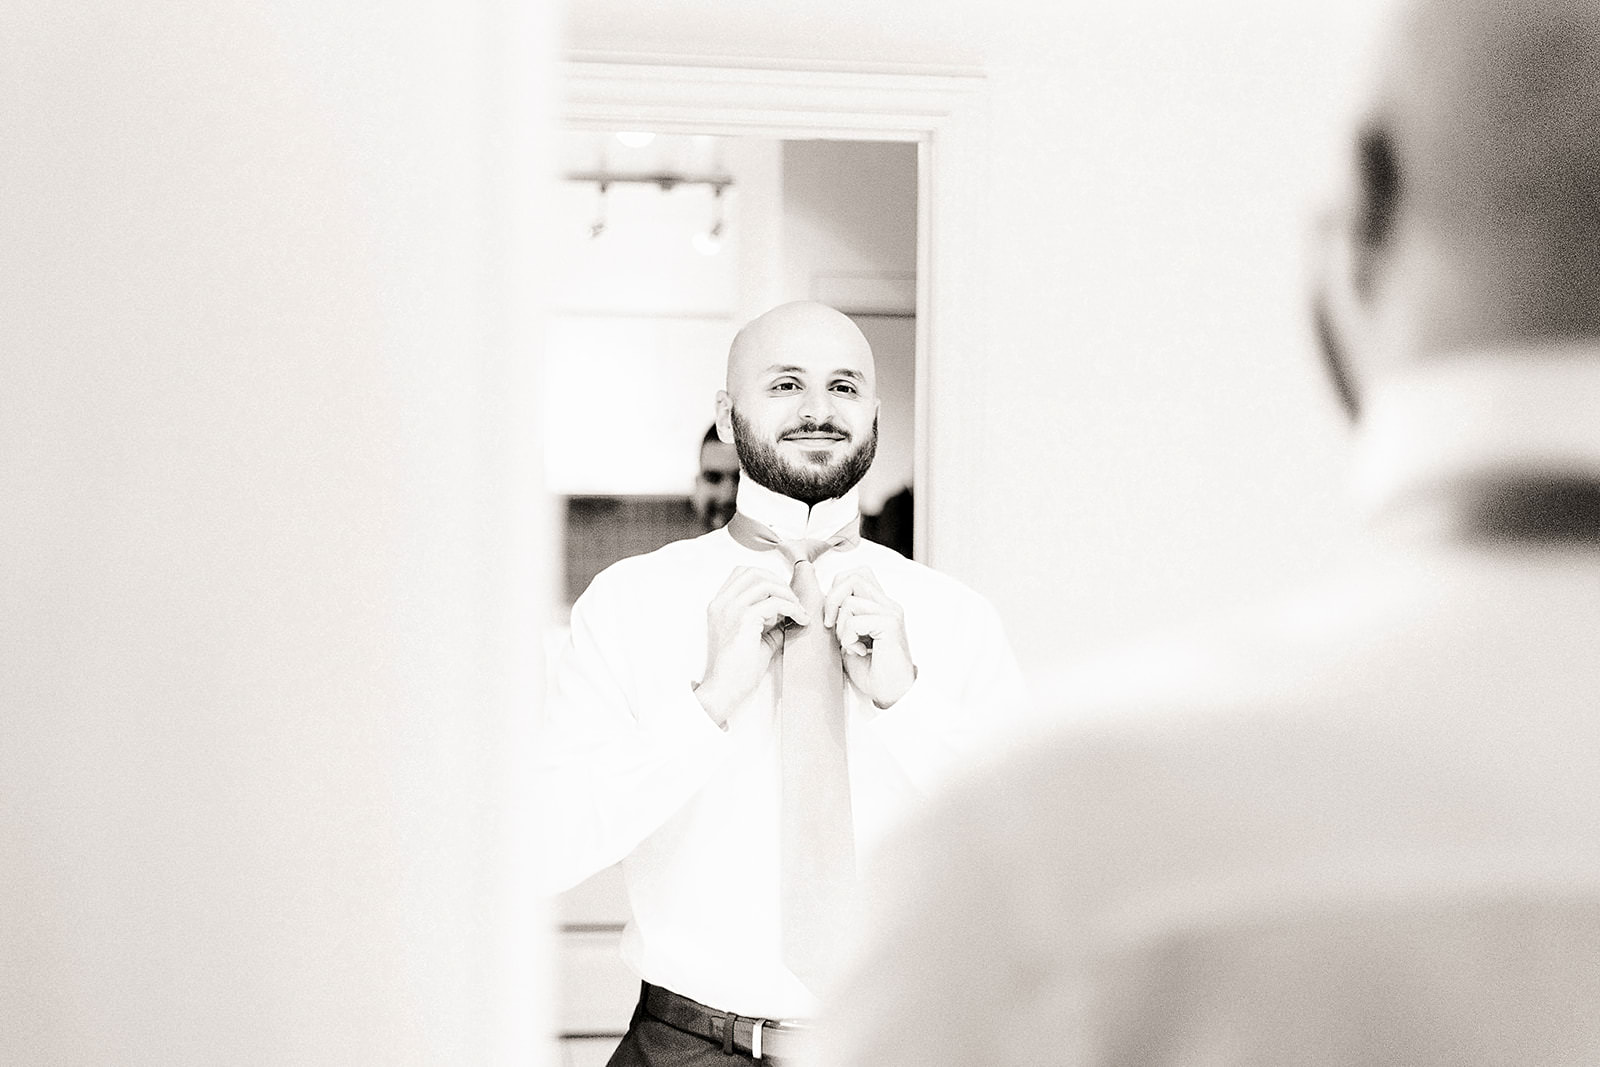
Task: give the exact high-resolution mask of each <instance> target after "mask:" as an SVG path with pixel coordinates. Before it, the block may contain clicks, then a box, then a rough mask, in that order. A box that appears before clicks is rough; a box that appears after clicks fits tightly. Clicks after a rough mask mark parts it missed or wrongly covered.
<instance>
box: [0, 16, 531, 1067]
mask: <svg viewBox="0 0 1600 1067" xmlns="http://www.w3.org/2000/svg"><path fill="white" fill-rule="evenodd" d="M530 19H531V20H532V21H531V23H530V21H529V20H530ZM541 21H542V20H541V19H539V18H537V17H534V16H532V15H528V14H524V13H523V10H522V6H521V5H512V4H506V5H504V6H501V5H498V4H495V3H489V2H485V3H481V4H462V3H458V2H453V0H452V2H448V3H447V2H435V0H407V2H403V3H400V4H398V5H397V4H394V3H388V2H385V3H381V4H380V3H366V2H358V3H353V4H338V5H326V4H323V3H320V2H313V0H286V2H282V3H275V4H272V5H259V4H250V3H242V2H237V0H221V2H218V0H205V2H199V0H177V2H172V3H167V4H162V5H153V6H152V5H140V6H139V7H138V8H137V10H135V9H133V8H130V7H129V6H128V5H125V4H120V3H89V4H72V5H54V4H35V5H8V6H7V7H6V8H5V9H4V12H3V14H0V69H3V70H5V71H6V84H7V89H6V91H5V93H4V94H3V95H4V99H3V100H0V293H3V294H4V298H3V300H4V303H5V310H4V312H3V313H0V501H4V504H3V506H0V559H3V561H4V562H3V563H0V568H3V577H0V709H3V712H0V857H3V859H0V1018H3V1019H4V1020H5V1024H4V1025H3V1026H0V1062H4V1063H8V1064H42V1063H74V1064H77V1063H81V1064H112V1063H115V1064H157V1063H159V1064H196V1065H199V1064H218V1063H229V1064H287V1063H295V1064H328V1065H347V1064H377V1063H383V1064H437V1063H519V1064H520V1063H526V1062H529V1059H530V1057H534V1056H535V1055H536V1054H535V1038H536V1031H537V1028H538V1026H539V1024H540V1023H541V1021H542V1020H544V1019H545V1018H546V1016H545V1015H544V1013H543V1009H542V1008H541V1007H540V1004H541V1003H542V1001H541V999H540V994H541V992H542V990H543V987H544V982H543V979H542V978H541V976H540V970H539V959H538V957H537V955H536V954H535V953H536V946H537V944H538V943H539V942H538V941H537V940H536V939H537V938H539V937H542V936H543V935H542V934H540V933H539V932H538V931H539V930H540V926H541V924H540V923H538V922H536V919H537V916H535V915H530V914H529V911H530V907H532V905H531V903H530V902H531V900H532V898H531V896H530V895H529V893H528V892H527V886H528V885H529V883H530V879H529V876H528V872H527V870H526V864H527V862H528V860H527V856H528V853H529V849H530V844H529V842H528V841H527V827H528V825H530V820H528V819H527V818H526V817H525V816H524V814H523V813H522V812H521V811H520V808H519V794H518V793H517V792H516V790H515V788H514V783H515V782H516V781H517V775H516V773H515V772H516V769H517V768H516V764H517V762H518V761H519V760H521V759H524V758H525V756H526V742H525V740H524V739H523V727H522V723H523V722H524V721H526V719H527V718H528V716H527V710H528V708H529V707H530V706H531V702H532V701H533V700H534V699H535V694H536V693H537V691H538V686H537V684H536V679H535V678H533V677H531V670H532V668H531V666H530V664H531V663H532V658H531V657H530V656H529V655H528V649H530V648H534V647H536V644H535V642H536V641H537V637H536V626H537V623H538V622H539V621H540V620H541V618H542V614H543V608H544V602H545V596H544V590H545V588H546V582H547V578H546V571H547V569H548V559H547V558H546V547H545V545H544V543H543V540H542V538H541V537H540V536H539V534H540V533H541V532H542V529H543V524H544V523H545V522H546V519H545V517H544V516H543V514H542V510H541V509H542V504H541V503H540V499H539V497H538V496H537V493H538V463H537V453H536V441H537V438H536V434H529V433H527V432H525V428H526V427H529V426H532V427H533V429H534V430H535V431H536V430H537V414H536V412H535V411H532V410H530V409H531V408H532V406H533V405H532V396H533V395H534V383H533V382H531V381H530V380H529V379H528V378H527V377H526V374H525V371H524V368H528V367H532V366H534V365H535V364H536V360H534V359H533V358H532V351H531V349H532V347H533V345H532V341H533V332H532V322H531V321H530V319H529V318H528V317H527V315H526V313H525V311H524V309H525V308H526V307H527V306H528V304H529V301H528V293H529V292H530V291H536V289H537V285H538V282H537V279H536V278H535V277H533V275H532V273H531V271H530V268H529V262H530V260H529V251H530V242H529V227H528V221H527V217H526V215H527V212H526V208H525V207H524V206H523V205H525V204H526V203H527V199H526V198H527V197H528V195H529V192H530V190H534V191H535V193H536V192H537V185H536V183H535V182H534V181H533V176H534V175H536V174H539V173H542V170H543V168H542V167H537V166H535V165H534V163H533V161H532V160H531V159H530V158H529V156H528V153H529V152H530V151H531V149H532V147H533V144H534V142H536V141H537V139H538V138H539V137H541V136H542V134H541V125H540V123H541V122H542V120H543V109H542V107H540V106H539V105H546V104H548V100H549V95H550V94H549V93H548V86H547V84H546V83H545V82H544V81H543V78H544V77H545V76H546V75H547V71H548V67H547V60H546V57H545V56H544V54H543V51H542V49H541V45H540V42H542V41H545V40H547V39H548V28H547V27H545V26H543V25H540V24H539V23H540V22H541Z"/></svg>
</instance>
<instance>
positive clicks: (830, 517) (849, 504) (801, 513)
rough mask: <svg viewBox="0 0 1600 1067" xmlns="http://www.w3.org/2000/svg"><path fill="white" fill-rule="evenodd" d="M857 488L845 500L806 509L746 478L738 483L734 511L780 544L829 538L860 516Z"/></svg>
mask: <svg viewBox="0 0 1600 1067" xmlns="http://www.w3.org/2000/svg"><path fill="white" fill-rule="evenodd" d="M859 496H860V490H859V487H855V488H852V489H851V490H850V491H849V492H848V493H846V494H845V495H844V496H839V497H834V498H833V499H832V500H824V501H822V502H821V503H819V504H817V505H815V506H813V507H807V506H806V504H805V503H804V502H803V501H800V500H795V499H794V498H793V497H787V496H784V495H783V494H782V493H775V492H773V491H772V490H771V489H768V488H767V487H766V486H764V485H759V484H757V483H756V480H755V479H754V478H752V477H750V476H749V475H748V474H746V475H744V477H742V478H740V479H739V496H738V501H737V507H738V509H739V510H740V511H742V512H744V513H745V514H746V515H748V516H750V518H752V519H754V520H755V521H756V522H759V523H760V524H761V525H763V526H765V527H766V528H767V529H769V530H771V531H772V532H773V533H775V534H777V535H778V538H779V539H780V540H783V541H799V540H807V539H818V538H824V537H831V536H833V535H834V534H835V533H837V532H838V531H839V530H840V528H842V527H844V526H846V525H848V524H849V523H850V522H851V521H852V520H854V519H855V518H856V517H857V516H858V515H859V514H860V513H861V509H860V504H859Z"/></svg>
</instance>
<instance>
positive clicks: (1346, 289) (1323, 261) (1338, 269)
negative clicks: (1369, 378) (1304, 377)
mask: <svg viewBox="0 0 1600 1067" xmlns="http://www.w3.org/2000/svg"><path fill="white" fill-rule="evenodd" d="M1313 240H1314V242H1315V248H1314V249H1313V252H1312V261H1313V263H1314V264H1315V266H1314V268H1313V270H1312V274H1311V320H1312V321H1311V325H1312V330H1313V332H1314V334H1315V336H1316V342H1317V348H1318V350H1319V353H1320V355H1321V357H1322V363H1323V369H1324V370H1325V371H1326V372H1327V374H1328V379H1329V381H1330V383H1331V384H1332V385H1333V388H1334V392H1335V393H1336V394H1337V395H1338V398H1339V403H1340V405H1341V406H1342V407H1343V408H1344V410H1345V413H1346V414H1347V415H1349V416H1350V420H1351V421H1352V422H1354V421H1356V420H1357V419H1358V418H1359V417H1360V414H1361V394H1360V390H1359V388H1358V386H1359V379H1360V373H1359V372H1360V368H1359V367H1358V366H1357V363H1358V361H1360V360H1361V359H1363V358H1365V357H1366V354H1367V353H1366V349H1367V343H1366V338H1367V337H1368V335H1369V333H1370V329H1371V327H1370V323H1371V306H1372V305H1371V298H1372V277H1373V275H1372V272H1373V270H1374V264H1373V263H1372V262H1371V258H1372V252H1373V249H1372V246H1371V245H1368V244H1366V243H1365V242H1361V241H1358V240H1357V239H1356V238H1355V236H1354V235H1353V234H1352V232H1351V227H1350V225H1349V221H1348V218H1347V217H1345V216H1342V215H1338V214H1331V215H1329V216H1327V217H1325V218H1324V220H1323V221H1322V223H1321V224H1320V225H1319V226H1318V227H1317V231H1316V234H1315V235H1314V238H1313Z"/></svg>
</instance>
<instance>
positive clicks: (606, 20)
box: [567, 0, 1372, 667]
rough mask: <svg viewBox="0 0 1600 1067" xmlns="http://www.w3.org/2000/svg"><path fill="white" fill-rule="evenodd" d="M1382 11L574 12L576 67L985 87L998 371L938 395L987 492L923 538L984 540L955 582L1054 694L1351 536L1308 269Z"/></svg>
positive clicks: (1174, 3) (1239, 1)
mask: <svg viewBox="0 0 1600 1067" xmlns="http://www.w3.org/2000/svg"><path fill="white" fill-rule="evenodd" d="M1371 6H1372V4H1371V3H1370V2H1369V0H1363V2H1362V3H1357V4H1341V5H1335V4H1320V5H1310V4H1282V3H1276V2H1272V0H1226V2H1219V3H1217V4H1210V5H1191V4H1187V3H1183V2H1181V0H1143V2H1134V3H1127V4H1110V3H1093V4H1090V3H1081V2H1080V3H1071V2H1065V3H1045V2H1040V3H1025V2H1018V0H1013V2H1011V3H999V4H995V3H980V2H979V0H933V2H931V3H927V4H915V5H913V4H903V3H898V2H894V0H876V2H864V3H862V2H854V0H850V2H847V0H821V2H818V3H813V4H807V5H785V4H778V3H776V0H769V2H761V3H743V2H736V0H686V2H685V3H682V4H675V5H673V6H672V8H671V11H670V12H668V11H665V10H663V9H661V8H660V7H659V6H658V5H652V4H648V3H645V2H643V0H578V2H575V3H574V4H572V5H571V6H570V7H569V10H568V35H567V39H568V43H569V45H570V46H571V47H572V48H573V49H575V50H578V51H609V50H624V51H633V52H638V53H646V54H651V55H655V56H657V57H661V58H678V59H690V60H695V59H698V60H700V61H724V62H757V63H761V64H765V65H778V66H791V67H805V66H814V65H818V64H821V65H826V66H839V65H843V66H846V67H864V68H868V69H884V68H886V67H895V66H903V65H913V66H918V67H932V68H948V67H963V68H966V67H977V68H980V69H981V70H982V71H983V72H984V73H985V75H986V76H987V81H988V85H989V129H990V146H989V147H990V151H989V158H990V165H989V173H990V182H989V195H988V197H987V198H986V199H985V200H984V201H982V202H978V203H973V204H972V205H971V211H972V212H973V215H974V219H972V220H964V222H963V224H966V223H967V222H969V221H970V222H975V224H976V225H978V226H980V227H981V228H982V232H984V233H985V234H986V235H987V255H986V256H985V258H984V266H985V273H986V285H985V288H984V291H983V292H982V293H980V294H975V299H981V300H983V301H984V302H985V304H986V307H987V313H986V321H987V322H988V323H989V324H990V329H989V331H988V333H987V336H986V338H985V340H986V348H985V351H984V353H983V365H984V367H985V373H984V374H983V375H982V377H981V378H977V379H974V380H969V381H961V382H951V383H940V388H955V389H960V390H962V395H963V398H964V400H965V401H966V403H967V404H968V405H969V408H968V410H969V411H971V412H973V420H972V426H973V427H974V430H973V439H972V440H970V441H962V442H959V443H958V444H959V447H961V448H963V449H965V450H967V451H968V453H969V454H971V455H974V456H979V457H981V458H982V464H981V467H980V468H979V469H983V470H986V471H988V472H990V474H989V475H988V476H987V477H985V478H983V479H978V480H974V481H973V482H972V483H971V484H968V485H965V486H960V487H954V488H952V489H951V490H950V491H941V493H940V495H939V497H938V498H937V500H936V502H935V508H936V511H935V514H934V515H933V521H934V523H935V524H936V525H943V526H945V527H947V528H952V527H954V528H968V529H970V528H978V527H980V526H981V528H982V529H984V530H986V531H992V536H993V538H994V545H993V550H992V551H989V552H972V553H966V554H964V555H963V556H962V557H961V558H959V559H957V560H956V561H955V564H954V567H953V569H954V570H956V571H957V572H958V574H959V575H960V576H961V577H963V578H965V579H966V580H968V581H970V582H971V583H973V584H974V585H976V586H977V587H978V588H979V589H981V590H983V591H984V592H986V593H988V594H989V595H991V596H992V597H993V598H994V599H995V600H996V602H997V603H998V605H999V606H1000V608H1001V610H1002V612H1003V613H1004V615H1005V617H1006V620H1007V623H1008V625H1009V627H1010V629H1011V632H1012V637H1013V640H1014V643H1015V644H1016V645H1017V647H1018V650H1019V652H1020V653H1021V654H1022V656H1023V658H1024V661H1025V663H1026V664H1027V665H1029V666H1031V667H1042V666H1045V665H1047V664H1049V663H1050V662H1052V661H1054V660H1055V659H1057V658H1059V657H1061V656H1064V655H1066V656H1070V655H1074V654H1077V653H1080V652H1086V651H1088V650H1090V649H1092V648H1094V647H1096V646H1098V645H1101V644H1103V643H1107V642H1115V641H1117V640H1120V639H1122V638H1125V637H1128V636H1131V635H1133V634H1136V633H1138V632H1140V631H1142V630H1145V629H1148V628H1150V627H1154V626H1162V625H1165V624H1167V623H1169V622H1172V621H1174V620H1176V619H1181V618H1184V617H1188V616H1193V615H1196V614H1201V613H1204V612H1205V611H1208V610H1210V605H1213V604H1217V603H1231V602H1238V601H1243V600H1248V599H1253V598H1255V597H1256V596H1258V595H1261V594H1264V593H1268V592H1270V591H1273V590H1275V589H1277V588H1279V587H1281V586H1284V585H1286V584H1289V583H1292V582H1294V581H1296V580H1298V579H1300V578H1302V577H1304V576H1305V575H1307V574H1309V573H1311V572H1314V571H1315V570H1317V569H1318V568H1320V567H1321V566H1322V565H1323V564H1324V563H1325V562H1326V561H1327V560H1328V558H1329V556H1330V554H1331V553H1332V552H1333V550H1334V549H1333V546H1334V545H1335V544H1336V543H1337V542H1338V541H1339V539H1340V537H1341V535H1342V533H1343V532H1344V530H1345V529H1346V528H1347V526H1348V519H1347V518H1346V512H1345V510H1344V506H1343V501H1342V485H1341V483H1342V478H1343V463H1344V455H1345V451H1346V431H1345V429H1344V427H1343V425H1342V422H1341V418H1340V416H1339V415H1338V413H1337V412H1336V410H1335V407H1334V404H1333V402H1332V399H1331V396H1330V395H1329V393H1328V392H1327V390H1326V389H1325V388H1324V385H1323V383H1322V381H1321V379H1320V373H1319V369H1318V367H1317V365H1316V362H1315V357H1314V354H1313V350H1312V347H1311V341H1310V336H1309V331H1308V330H1307V329H1306V326H1305V322H1304V315H1303V312H1302V304H1303V301H1302V295H1301V294H1302V285H1301V277H1302V275H1303V268H1304V261H1303V257H1302V250H1303V247H1304V245H1303V238H1304V234H1305V232H1306V225H1307V223H1308V221H1309V214H1310V210H1311V207H1312V200H1313V196H1314V194H1315V193H1317V192H1318V191H1319V190H1320V189H1321V187H1322V186H1323V185H1324V184H1325V182H1326V181H1327V179H1328V178H1329V176H1330V171H1331V169H1332V166H1331V162H1332V160H1333V159H1334V158H1335V157H1334V155H1333V152H1332V148H1333V146H1334V138H1335V135H1336V134H1337V132H1338V131H1339V129H1340V119H1341V117H1342V111H1341V108H1342V106H1343V105H1344V104H1345V103H1346V100H1347V97H1348V93H1349V88H1350V82H1351V78H1352V73H1353V71H1355V70H1356V69H1357V61H1358V58H1359V56H1360V54H1361V49H1360V47H1359V42H1360V41H1361V40H1362V39H1363V36H1364V33H1365V30H1366V29H1367V28H1368V26H1369V24H1370V8H1371ZM932 432H933V433H935V434H938V433H940V432H941V430H940V428H939V427H934V428H933V431H932Z"/></svg>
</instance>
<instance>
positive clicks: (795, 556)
mask: <svg viewBox="0 0 1600 1067" xmlns="http://www.w3.org/2000/svg"><path fill="white" fill-rule="evenodd" d="M832 547H833V542H832V541H823V540H805V541H784V542H782V543H781V544H779V545H778V551H779V552H782V553H783V557H784V558H785V559H787V560H788V561H789V562H790V563H795V564H799V563H815V562H816V560H817V557H818V556H820V555H822V554H823V553H824V552H826V551H828V549H830V548H832Z"/></svg>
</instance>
